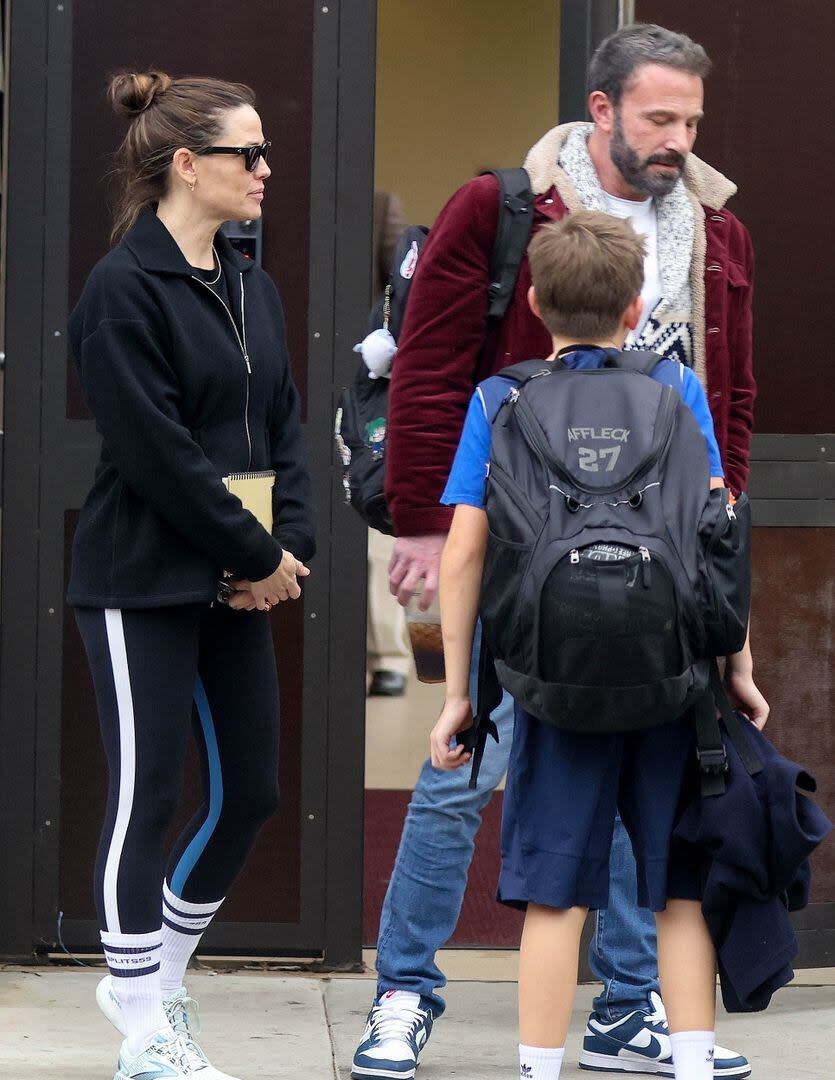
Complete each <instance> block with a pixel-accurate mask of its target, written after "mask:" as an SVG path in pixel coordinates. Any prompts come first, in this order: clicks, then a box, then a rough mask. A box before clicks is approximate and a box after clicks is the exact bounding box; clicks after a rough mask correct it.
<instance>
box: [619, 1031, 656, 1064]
mask: <svg viewBox="0 0 835 1080" xmlns="http://www.w3.org/2000/svg"><path fill="white" fill-rule="evenodd" d="M624 1050H628V1051H629V1052H630V1053H632V1054H639V1055H640V1056H641V1057H645V1058H653V1059H655V1060H656V1061H658V1060H660V1059H661V1058H662V1057H663V1056H664V1054H663V1051H662V1049H661V1043H660V1042H659V1041H658V1039H656V1037H655V1036H654V1035H650V1037H649V1042H648V1043H647V1045H646V1046H636V1045H635V1043H634V1042H631V1043H627V1044H626V1045H625V1046H624Z"/></svg>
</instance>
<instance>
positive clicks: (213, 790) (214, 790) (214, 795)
mask: <svg viewBox="0 0 835 1080" xmlns="http://www.w3.org/2000/svg"><path fill="white" fill-rule="evenodd" d="M194 703H195V705H196V706H197V715H198V716H199V717H200V726H201V727H202V728H203V739H204V740H205V743H206V757H207V758H208V762H209V813H208V814H207V815H206V820H205V821H204V822H203V824H202V825H201V826H200V829H199V830H198V832H197V833H195V835H194V836H193V837H192V840H191V843H190V844H189V846H188V847H187V848H186V850H185V851H184V852H183V854H182V855H181V856H180V861H179V862H178V863H177V869H176V870H175V871H174V874H173V877H172V878H171V891H172V892H173V893H175V894H176V895H177V896H180V897H182V895H183V889H184V888H185V884H186V881H188V876H189V874H190V873H191V872H192V870H193V869H194V867H195V866H196V864H197V860H198V859H199V858H200V856H201V855H202V854H203V852H204V851H205V850H206V846H207V844H208V843H209V840H211V838H212V833H213V832H214V831H215V826H216V825H217V823H218V820H219V819H220V812H221V810H222V809H223V777H222V775H221V772H220V754H219V753H218V749H217V736H216V735H215V725H214V721H213V720H212V710H211V709H210V708H209V699H208V698H207V697H206V688H205V687H204V686H203V680H202V679H200V678H199V677H198V679H197V681H196V683H195V684H194Z"/></svg>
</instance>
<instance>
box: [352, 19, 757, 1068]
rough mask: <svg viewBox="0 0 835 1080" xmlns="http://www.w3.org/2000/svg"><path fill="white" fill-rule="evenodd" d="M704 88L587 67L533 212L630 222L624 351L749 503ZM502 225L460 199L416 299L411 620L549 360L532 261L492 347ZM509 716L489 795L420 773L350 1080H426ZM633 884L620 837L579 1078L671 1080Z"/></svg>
mask: <svg viewBox="0 0 835 1080" xmlns="http://www.w3.org/2000/svg"><path fill="white" fill-rule="evenodd" d="M709 68H710V61H709V60H708V58H707V56H706V54H705V52H704V50H703V49H702V48H701V46H699V45H697V44H696V43H694V42H693V41H691V40H690V39H689V38H687V37H685V36H683V35H680V34H674V33H672V32H670V31H668V30H665V29H663V28H661V27H658V26H647V25H633V26H629V27H626V28H624V29H622V30H620V31H618V32H617V33H615V34H613V35H612V36H611V37H609V38H608V39H607V40H606V41H604V42H603V43H602V45H601V46H600V48H599V49H598V50H597V52H596V53H595V55H594V57H593V58H592V61H591V64H590V68H589V99H588V101H589V112H590V114H591V118H592V123H591V124H585V123H578V124H565V125H562V126H560V127H558V128H555V129H554V130H552V131H550V132H548V133H547V134H546V135H545V136H544V137H543V138H542V139H541V140H540V141H539V142H538V143H537V144H536V145H535V146H534V147H533V149H532V150H531V151H530V153H529V154H528V157H527V160H526V161H525V167H526V168H527V170H528V173H529V175H530V178H531V185H532V188H533V192H534V195H535V204H534V211H533V212H534V219H533V228H534V230H536V229H537V228H539V227H540V226H541V225H543V224H544V223H546V222H548V221H554V220H559V219H560V218H562V217H563V216H565V214H567V213H570V212H572V211H574V210H579V209H581V208H585V209H590V210H603V211H605V212H608V213H611V214H615V215H617V216H620V217H629V218H630V219H631V220H632V223H633V225H634V227H635V228H636V229H637V231H639V232H641V233H643V234H644V236H645V237H646V246H647V255H646V260H645V267H644V271H645V279H644V288H643V291H642V297H643V299H644V310H645V313H646V314H645V317H644V319H643V320H642V322H641V323H639V325H638V326H637V327H636V331H635V333H634V336H633V339H632V341H631V342H629V344H630V345H631V346H632V347H636V348H642V349H652V350H654V351H655V352H658V353H660V354H661V355H663V356H666V357H668V358H670V359H674V360H679V361H681V362H682V363H684V364H686V365H687V366H690V367H692V368H693V369H694V370H695V372H696V374H697V376H698V377H699V379H700V380H701V381H702V383H703V384H704V385H705V388H706V390H707V393H708V401H709V403H710V407H711V411H712V414H713V419H714V425H715V430H716V437H717V441H718V443H719V447H720V450H721V452H722V457H723V461H724V465H725V472H726V479H727V482H728V485H729V486H730V487H731V488H732V489H733V490H734V491H737V492H738V491H739V490H741V489H742V488H743V487H744V485H745V482H746V478H747V474H748V453H749V445H750V435H751V425H752V418H753V402H754V396H755V384H754V379H753V375H752V370H751V363H752V334H751V283H752V270H753V255H752V248H751V242H750V238H749V236H748V233H747V232H746V230H745V228H744V227H743V226H742V225H741V224H740V222H739V221H738V220H737V219H736V218H735V217H734V216H733V215H732V214H731V213H729V212H728V211H727V210H726V209H725V203H726V201H727V199H729V198H730V196H731V195H733V194H734V192H735V191H736V188H735V187H734V185H733V184H732V183H730V181H728V180H727V179H725V177H723V176H722V175H721V174H720V173H718V172H716V170H714V169H712V168H711V167H710V166H709V165H706V164H705V163H704V162H702V161H700V160H699V159H698V158H696V157H694V156H693V155H692V154H691V150H692V147H693V143H694V141H695V138H696V130H697V127H698V123H699V120H700V119H701V117H702V103H703V86H702V80H703V78H704V77H705V76H706V75H707V73H708V70H709ZM497 208H498V192H497V187H496V183H495V181H494V180H493V178H492V177H489V176H484V177H478V178H477V179H475V180H472V181H470V182H469V183H468V184H465V185H464V187H463V188H461V189H460V190H459V191H458V192H457V193H456V194H455V195H454V196H453V197H452V199H451V200H450V202H449V203H448V204H447V206H446V207H445V208H444V210H443V211H442V213H441V215H440V216H439V218H438V220H437V222H436V223H435V225H434V227H433V229H432V232H431V234H430V238H429V240H428V242H427V245H426V247H425V248H424V251H423V253H422V257H421V263H420V269H419V271H418V273H417V275H416V277H415V280H414V282H413V286H412V295H411V297H410V301H409V309H408V313H407V316H406V320H405V325H404V327H403V330H402V332H401V337H400V349H399V352H398V356H397V365H396V375H395V378H394V380H393V383H392V390H391V397H390V403H389V425H388V450H387V454H388V467H387V481H386V487H387V494H388V497H389V502H390V505H391V508H392V513H393V517H394V523H395V528H396V531H397V534H398V540H397V542H396V544H395V549H394V554H393V556H392V561H391V565H390V570H389V576H390V587H391V590H392V592H393V593H395V594H396V595H397V597H398V599H399V600H400V602H401V603H406V602H407V601H408V599H409V597H410V596H411V594H412V592H413V591H414V589H415V588H416V586H417V585H418V584H419V583H420V582H421V581H422V582H423V583H424V590H423V603H428V602H429V600H430V599H431V597H432V596H433V595H434V593H435V590H436V589H437V584H438V569H439V562H440V554H441V549H442V548H443V545H444V540H445V538H446V532H447V530H448V528H449V524H450V520H451V510H450V509H449V508H447V507H443V506H441V505H440V504H439V498H440V495H441V493H442V491H443V488H444V485H445V482H446V479H447V475H448V473H449V470H450V467H451V464H452V459H453V456H454V453H455V449H456V447H457V443H458V437H459V434H460V431H461V426H462V424H463V421H464V416H465V412H466V409H467V405H468V403H469V400H470V397H471V395H472V392H473V389H474V386H475V384H476V383H477V382H479V381H480V380H481V379H484V378H486V377H487V376H488V375H490V374H492V373H493V372H496V371H499V370H501V368H503V367H506V366H508V365H510V364H513V363H516V362H518V361H521V360H527V359H530V358H531V357H535V356H545V355H547V353H548V352H549V349H550V343H549V339H548V334H547V332H546V331H545V330H544V328H543V326H542V324H541V323H539V322H538V321H537V320H536V319H535V318H534V317H533V316H532V314H531V313H530V310H529V308H528V305H527V302H526V296H527V291H528V288H529V286H530V284H531V277H530V271H529V268H528V266H527V261H524V262H523V264H522V267H521V270H520V273H519V278H518V281H517V284H516V291H515V294H514V299H513V300H512V302H511V304H510V307H509V309H508V313H507V315H506V317H505V319H504V320H503V322H502V323H501V325H500V326H499V327H498V328H491V329H490V330H488V325H487V304H486V293H487V287H488V284H489V280H490V279H489V262H490V252H491V249H492V244H493V238H494V235H495V229H496V218H497ZM427 417H431V418H432V423H431V428H430V427H429V426H428V425H427V420H426V418H427ZM474 655H477V649H475V650H474ZM474 674H475V673H473V677H474ZM729 690H730V692H731V696H732V697H734V698H735V700H736V703H737V704H739V705H744V706H745V708H746V711H747V712H748V713H749V715H751V717H752V719H755V720H758V721H764V720H765V717H766V716H767V713H768V706H767V704H766V702H765V701H764V699H763V698H762V696H761V695H760V694H759V692H758V691H757V689H756V687H755V686H754V683H753V680H752V679H751V672H750V670H749V671H747V672H746V678H745V680H744V686H732V687H729ZM512 716H513V714H512V704H511V702H510V700H509V698H508V696H507V695H505V697H504V699H503V701H502V704H501V706H500V707H499V708H498V709H497V710H496V712H495V713H494V715H493V719H494V721H496V723H497V726H498V728H499V735H500V742H499V744H498V745H494V744H493V743H492V742H491V743H490V745H489V746H488V748H487V750H486V752H485V755H484V759H483V762H482V766H481V773H480V776H479V784H478V790H477V791H475V792H473V791H471V790H469V788H468V787H467V777H466V775H464V776H462V775H461V774H450V773H445V772H441V771H440V770H436V769H433V768H432V766H431V764H430V763H429V762H427V763H426V764H425V765H424V768H423V771H422V773H421V776H420V778H419V780H418V784H417V787H416V788H415V792H414V794H413V797H412V801H411V804H410V806H409V811H408V815H407V818H406V823H405V826H404V830H403V835H402V838H401V842H400V849H399V852H398V856H397V861H396V864H395V868H394V872H393V875H392V879H391V882H390V884H389V890H388V893H387V896H386V901H385V904H384V907H383V912H382V916H381V922H380V936H379V941H378V951H377V971H378V990H377V997H376V1000H375V1004H374V1006H373V1007H372V1010H371V1012H370V1014H369V1018H368V1024H367V1026H366V1029H365V1032H364V1035H363V1039H362V1041H361V1043H360V1045H359V1047H358V1049H357V1052H356V1055H355V1057H354V1067H353V1076H354V1077H357V1078H360V1077H388V1078H400V1077H406V1078H410V1077H412V1076H414V1070H415V1066H416V1064H417V1061H418V1058H419V1055H420V1052H421V1050H422V1048H423V1046H424V1044H425V1043H426V1041H427V1039H428V1038H429V1035H430V1033H431V1030H432V1023H433V1020H434V1019H436V1018H437V1017H438V1016H439V1015H440V1014H441V1012H442V1011H443V1009H444V1003H443V1000H442V999H441V998H440V997H439V996H438V994H437V992H436V990H437V988H439V987H442V986H443V985H444V983H445V980H444V978H443V975H442V974H441V972H440V971H439V969H438V968H437V966H436V965H435V962H434V956H435V952H436V950H437V949H438V948H439V947H440V946H442V945H443V944H444V942H445V941H446V940H447V939H448V938H449V937H450V935H451V934H452V932H453V930H454V928H455V923H456V921H457V918H458V915H459V912H460V908H461V902H462V899H463V895H464V890H465V888H466V879H467V870H468V867H469V862H470V859H471V858H472V853H473V848H474V837H475V834H476V832H477V830H478V826H479V824H480V811H481V809H482V808H483V806H484V805H485V804H486V802H487V801H488V800H489V798H490V795H491V794H492V790H493V788H495V786H496V784H497V783H498V782H499V780H500V778H501V776H502V774H503V773H504V771H505V769H506V767H507V760H508V755H509V749H510V742H511V739H512V731H513V727H512V724H513V721H512ZM635 874H636V870H635V863H634V858H633V855H632V851H631V847H630V844H629V840H628V837H627V836H626V834H625V831H624V829H623V826H622V825H621V824H620V822H618V823H617V824H616V829H615V837H614V842H613V849H612V860H611V866H610V875H611V889H610V897H609V907H608V909H607V910H606V911H605V912H599V913H598V916H597V925H596V932H595V935H594V940H593V943H592V948H591V956H590V960H591V963H592V967H593V969H594V970H595V972H596V974H597V975H598V976H599V977H600V978H601V979H602V980H603V983H604V991H603V994H602V995H601V996H599V997H598V998H597V999H596V1001H595V1004H594V1012H593V1014H592V1016H591V1017H590V1018H589V1024H588V1028H587V1031H586V1037H585V1039H584V1047H583V1054H582V1056H581V1063H586V1064H589V1063H591V1062H593V1063H594V1065H593V1067H594V1068H597V1069H599V1070H602V1071H607V1070H611V1071H617V1072H621V1071H624V1069H626V1071H633V1072H634V1071H635V1066H636V1065H638V1066H639V1067H640V1068H641V1069H642V1071H644V1072H646V1073H654V1074H657V1075H665V1076H673V1075H674V1073H673V1066H672V1059H671V1056H670V1042H669V1035H668V1033H667V1026H666V1017H665V1015H664V1012H663V1006H662V1004H661V999H660V997H659V986H658V976H657V961H656V958H655V933H654V928H653V926H652V923H651V922H650V921H649V919H648V918H647V917H646V916H645V915H644V914H643V913H642V912H641V911H640V909H638V907H637V904H636V881H635ZM584 1058H585V1062H584ZM715 1058H716V1060H715V1075H716V1076H722V1077H743V1076H748V1075H749V1073H750V1067H749V1065H748V1062H747V1060H746V1059H745V1058H744V1057H743V1056H742V1055H738V1054H735V1053H734V1052H732V1051H729V1050H724V1049H722V1048H721V1047H717V1048H716V1055H715Z"/></svg>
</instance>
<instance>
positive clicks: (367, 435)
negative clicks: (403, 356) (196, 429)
mask: <svg viewBox="0 0 835 1080" xmlns="http://www.w3.org/2000/svg"><path fill="white" fill-rule="evenodd" d="M492 175H493V176H495V177H496V179H497V180H498V182H499V205H498V223H497V229H496V239H495V241H494V244H493V251H492V255H491V259H490V285H489V287H488V289H487V291H486V296H485V304H486V305H487V315H488V319H489V321H490V322H493V323H496V322H498V321H500V320H501V319H502V318H503V317H504V314H505V312H506V311H507V307H508V304H509V303H510V300H511V298H512V297H513V292H514V289H515V286H516V279H517V277H518V275H519V267H520V265H521V262H522V258H523V256H524V254H525V251H526V250H527V247H528V242H529V240H530V234H531V226H532V223H533V210H532V208H533V193H532V191H531V187H530V179H529V177H528V174H527V172H526V171H525V170H524V169H496V170H495V171H494V172H493V173H492ZM428 233H429V230H428V229H427V228H426V226H424V225H410V226H409V227H408V228H407V229H405V230H404V232H403V233H402V234H401V236H400V239H399V241H398V243H397V247H396V248H395V251H394V256H393V257H392V264H391V275H390V277H389V282H388V284H387V286H386V289H385V293H384V295H383V297H382V298H381V299H380V301H379V302H378V303H377V304H376V305H375V306H374V308H372V310H371V314H370V316H369V320H368V330H369V332H371V331H372V330H376V329H378V328H381V327H384V328H385V329H387V330H388V331H389V332H390V333H391V335H392V337H393V338H394V340H395V341H397V340H398V338H399V336H400V329H401V327H402V325H403V319H404V316H405V314H406V307H407V304H408V301H409V293H410V291H411V286H412V282H413V280H414V275H415V270H416V269H417V265H418V261H419V259H420V253H421V251H422V249H423V246H424V244H425V242H426V238H427V236H428ZM487 337H489V333H488V335H487ZM396 363H397V359H396V357H395V364H396ZM388 393H389V379H387V378H377V379H373V378H371V377H370V375H369V372H368V369H367V368H366V366H365V364H364V363H363V362H360V365H359V369H358V371H357V374H356V377H355V378H354V381H353V383H352V384H351V385H350V386H348V387H346V388H345V389H344V390H343V391H342V394H341V397H340V401H339V407H338V408H337V411H336V420H335V424H334V438H335V440H336V447H337V453H338V455H339V459H340V463H341V465H342V484H343V487H344V490H345V501H346V502H347V503H349V504H350V505H351V506H353V508H354V509H355V510H356V511H357V513H358V514H359V515H360V517H362V518H363V520H364V521H365V522H366V524H368V525H369V526H371V528H373V529H378V530H379V531H380V532H382V533H387V534H388V535H393V533H394V526H393V524H392V520H391V514H390V513H389V508H388V505H387V502H386V496H385V492H384V490H383V482H384V478H385V447H386V425H387V418H388Z"/></svg>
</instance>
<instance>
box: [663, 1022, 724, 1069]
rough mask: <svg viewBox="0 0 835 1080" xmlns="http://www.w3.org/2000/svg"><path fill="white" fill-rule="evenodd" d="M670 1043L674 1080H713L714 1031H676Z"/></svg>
mask: <svg viewBox="0 0 835 1080" xmlns="http://www.w3.org/2000/svg"><path fill="white" fill-rule="evenodd" d="M670 1043H671V1044H672V1047H673V1067H674V1068H675V1078H676V1080H713V1050H714V1046H715V1044H716V1032H715V1031H677V1032H676V1033H675V1034H674V1035H672V1034H671V1035H670Z"/></svg>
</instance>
